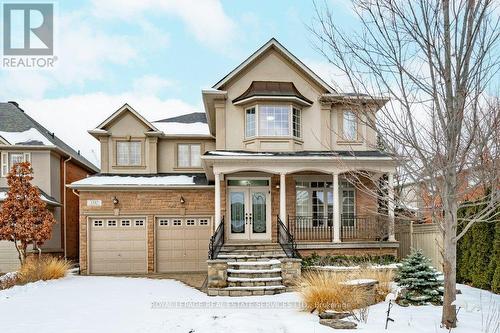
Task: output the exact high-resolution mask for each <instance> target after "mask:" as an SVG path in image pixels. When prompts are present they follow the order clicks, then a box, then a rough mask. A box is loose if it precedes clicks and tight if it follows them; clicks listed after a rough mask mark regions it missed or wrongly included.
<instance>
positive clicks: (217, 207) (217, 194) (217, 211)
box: [214, 172, 221, 229]
mask: <svg viewBox="0 0 500 333" xmlns="http://www.w3.org/2000/svg"><path fill="white" fill-rule="evenodd" d="M214 175H215V214H214V216H215V221H214V226H215V229H217V227H218V226H219V223H220V219H221V216H220V172H214Z"/></svg>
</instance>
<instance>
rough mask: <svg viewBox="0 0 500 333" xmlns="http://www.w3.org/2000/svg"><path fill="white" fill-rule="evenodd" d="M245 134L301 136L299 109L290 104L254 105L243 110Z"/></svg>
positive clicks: (248, 135) (247, 135)
mask: <svg viewBox="0 0 500 333" xmlns="http://www.w3.org/2000/svg"><path fill="white" fill-rule="evenodd" d="M245 122H246V125H245V136H246V137H247V138H251V137H255V136H276V137H286V136H294V137H297V138H300V136H301V129H302V126H301V110H300V109H299V108H297V107H294V106H292V105H279V104H277V105H261V104H259V105H256V106H253V107H251V108H248V109H246V110H245Z"/></svg>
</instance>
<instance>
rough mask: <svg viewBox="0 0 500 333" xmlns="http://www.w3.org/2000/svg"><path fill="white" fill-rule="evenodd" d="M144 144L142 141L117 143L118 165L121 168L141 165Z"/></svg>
mask: <svg viewBox="0 0 500 333" xmlns="http://www.w3.org/2000/svg"><path fill="white" fill-rule="evenodd" d="M141 157H142V142H141V141H117V142H116V164H117V165H120V166H139V165H141V162H142V161H141Z"/></svg>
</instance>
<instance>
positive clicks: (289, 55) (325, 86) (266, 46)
mask: <svg viewBox="0 0 500 333" xmlns="http://www.w3.org/2000/svg"><path fill="white" fill-rule="evenodd" d="M272 48H274V49H276V50H277V51H279V52H280V53H281V54H282V55H284V56H285V57H286V58H288V59H289V60H290V61H291V62H292V63H294V64H296V65H297V66H298V67H299V68H300V69H302V70H303V71H304V72H305V73H307V74H308V75H309V76H310V77H311V79H313V80H314V81H315V82H316V83H317V84H318V85H320V86H321V87H323V89H325V91H326V92H330V93H337V91H336V90H335V89H333V88H332V87H331V86H330V85H329V84H328V83H326V82H325V81H324V80H323V79H322V78H320V77H319V76H318V75H317V74H316V73H314V72H313V71H312V70H311V69H310V68H309V67H307V66H306V65H305V64H304V63H303V62H302V61H300V60H299V59H298V58H297V57H296V56H295V55H293V54H292V53H291V52H290V51H288V50H287V49H286V48H285V47H284V46H283V45H282V44H281V43H280V42H278V41H277V40H276V39H275V38H271V39H270V40H269V41H268V42H267V43H265V44H264V45H262V46H261V47H260V48H259V49H258V50H257V51H255V52H254V53H253V54H252V55H250V57H248V58H247V59H245V61H243V62H242V63H241V64H239V65H238V66H237V67H236V68H235V69H233V70H232V71H231V72H229V74H227V75H226V76H224V77H223V78H222V79H221V80H220V81H219V82H217V83H216V84H215V85H214V86H213V88H214V89H220V88H221V87H223V86H224V84H226V83H227V82H228V81H230V80H231V79H232V78H233V77H234V76H236V75H237V74H238V73H239V72H241V71H242V70H243V69H245V68H246V67H247V66H249V65H250V64H252V63H253V61H254V60H256V59H257V58H258V57H259V56H260V55H261V54H263V53H264V52H266V51H267V50H269V49H272Z"/></svg>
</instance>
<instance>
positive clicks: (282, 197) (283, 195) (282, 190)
mask: <svg viewBox="0 0 500 333" xmlns="http://www.w3.org/2000/svg"><path fill="white" fill-rule="evenodd" d="M285 176H286V174H285V173H280V219H281V221H282V222H283V223H285V224H286V184H285V182H286V178H285Z"/></svg>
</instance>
